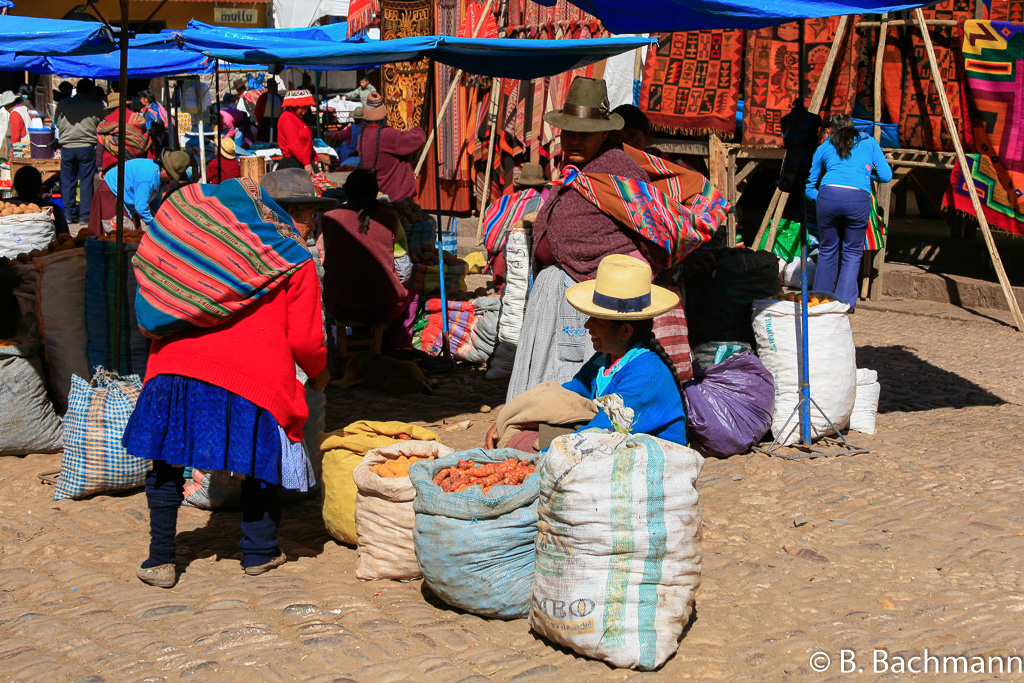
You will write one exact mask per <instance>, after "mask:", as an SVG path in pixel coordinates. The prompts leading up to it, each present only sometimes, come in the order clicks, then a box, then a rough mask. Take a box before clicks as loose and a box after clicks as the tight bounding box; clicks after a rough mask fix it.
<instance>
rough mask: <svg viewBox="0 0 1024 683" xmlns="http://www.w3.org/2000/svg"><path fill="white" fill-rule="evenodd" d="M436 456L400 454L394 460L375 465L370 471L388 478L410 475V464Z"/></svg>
mask: <svg viewBox="0 0 1024 683" xmlns="http://www.w3.org/2000/svg"><path fill="white" fill-rule="evenodd" d="M433 459H434V456H432V455H428V456H427V457H425V458H421V457H420V456H418V455H400V456H398V457H397V458H395V459H393V460H388V461H387V462H382V463H378V464H376V465H374V466H373V467H371V468H370V471H371V472H373V473H374V474H376V475H377V476H378V477H384V478H386V479H398V478H399V477H408V476H409V466H410V465H412V464H413V463H414V462H417V461H419V460H433Z"/></svg>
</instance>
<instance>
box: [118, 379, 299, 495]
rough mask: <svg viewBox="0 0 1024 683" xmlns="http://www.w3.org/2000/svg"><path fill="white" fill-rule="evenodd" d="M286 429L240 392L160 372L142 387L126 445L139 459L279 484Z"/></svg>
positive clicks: (125, 440)
mask: <svg viewBox="0 0 1024 683" xmlns="http://www.w3.org/2000/svg"><path fill="white" fill-rule="evenodd" d="M282 433H283V432H282V430H281V428H280V427H279V425H278V423H277V420H275V419H274V416H273V415H271V414H270V412H269V411H267V410H265V409H263V408H260V407H259V406H257V405H255V404H253V403H252V402H250V401H247V400H246V399H244V398H242V397H241V396H239V395H237V394H234V393H232V392H230V391H228V390H226V389H222V388H220V387H217V386H214V385H212V384H208V383H207V382H203V381H200V380H197V379H191V378H189V377H181V376H180V375H158V376H156V377H154V378H153V379H151V380H149V381H148V382H146V384H145V386H144V387H143V388H142V393H141V394H140V395H139V400H138V402H137V403H136V405H135V410H134V411H133V412H132V416H131V419H130V420H129V421H128V426H127V427H126V428H125V431H124V437H123V439H122V444H123V445H124V447H125V450H127V451H128V453H130V454H131V455H134V456H135V457H138V458H144V459H146V460H163V461H165V462H167V463H169V464H171V465H184V466H186V467H195V468H197V469H200V470H224V471H228V472H235V473H238V474H246V475H250V476H253V477H256V478H257V479H262V480H263V481H265V482H268V483H270V484H278V485H280V484H282V477H281V456H282V443H281V442H282V436H281V435H282ZM303 452H304V451H303Z"/></svg>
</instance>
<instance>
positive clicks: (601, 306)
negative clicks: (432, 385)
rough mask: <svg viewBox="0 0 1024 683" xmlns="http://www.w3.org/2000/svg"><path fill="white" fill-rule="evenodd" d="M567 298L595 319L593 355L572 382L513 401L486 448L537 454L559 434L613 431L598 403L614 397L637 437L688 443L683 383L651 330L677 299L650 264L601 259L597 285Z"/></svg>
mask: <svg viewBox="0 0 1024 683" xmlns="http://www.w3.org/2000/svg"><path fill="white" fill-rule="evenodd" d="M565 298H566V300H567V301H568V302H569V304H570V305H571V306H572V307H573V308H575V309H576V310H578V311H580V312H581V313H583V314H584V315H586V316H589V317H588V318H587V321H586V323H585V325H584V326H585V327H586V329H587V332H588V333H589V334H590V339H591V342H592V344H593V346H594V355H593V356H591V358H590V360H589V361H587V362H586V363H585V364H584V365H583V367H582V369H580V371H579V372H577V373H576V376H575V377H573V378H572V379H571V380H570V381H568V382H566V383H564V384H562V385H560V386H559V385H558V384H556V383H555V382H545V383H543V384H540V385H538V386H536V387H534V388H533V389H530V390H529V391H526V392H524V393H522V394H520V395H519V396H517V397H515V398H513V399H512V400H511V401H509V403H508V404H506V406H505V407H504V408H503V409H502V411H501V413H500V414H499V415H498V419H497V420H496V421H495V424H494V427H492V428H491V430H490V431H489V432H488V433H487V442H486V447H487V448H495V447H506V446H507V447H510V448H518V449H519V450H524V451H531V452H536V451H538V450H543V449H544V448H547V446H548V445H549V444H550V443H551V439H552V438H554V437H555V436H558V435H560V434H566V433H570V432H573V431H579V430H583V429H593V428H598V429H612V428H613V426H612V423H611V421H610V420H609V418H608V415H607V414H606V413H605V412H604V411H603V410H598V409H597V407H596V406H595V405H594V403H593V401H594V400H595V399H598V398H601V397H602V396H610V395H612V394H615V395H617V396H619V397H620V398H621V399H622V402H623V405H624V406H625V408H627V409H630V410H632V412H633V422H632V424H631V425H630V431H631V432H633V433H637V434H649V435H651V436H656V437H658V438H661V439H665V440H666V441H673V442H675V443H678V444H682V445H686V413H685V411H684V408H683V399H682V394H681V389H682V383H681V382H680V381H679V378H678V376H677V375H676V370H675V367H674V365H673V364H672V361H671V360H670V359H669V357H668V355H667V354H666V353H665V350H664V349H663V348H662V347H661V344H660V343H658V340H657V339H655V337H654V331H653V322H654V318H655V317H656V316H658V315H661V314H662V313H665V312H666V311H668V310H670V309H672V308H673V307H674V306H675V305H676V304H677V303H678V301H679V297H677V296H676V295H675V294H674V293H673V292H671V291H669V290H667V289H665V288H663V287H659V286H657V285H652V284H651V268H650V266H648V265H647V264H646V263H645V262H644V261H641V260H640V259H637V258H633V257H632V256H623V255H620V254H613V255H611V256H607V257H605V258H604V259H602V260H601V264H600V265H599V266H598V269H597V278H596V279H594V280H587V281H585V282H580V283H578V284H575V285H573V286H572V287H570V288H569V289H568V291H566V293H565ZM566 390H567V391H568V392H572V394H575V395H576V397H579V398H580V399H583V400H577V399H576V398H575V397H574V396H572V395H570V394H568V393H567V391H566Z"/></svg>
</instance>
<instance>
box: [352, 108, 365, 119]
mask: <svg viewBox="0 0 1024 683" xmlns="http://www.w3.org/2000/svg"><path fill="white" fill-rule="evenodd" d="M352 118H354V119H361V118H363V108H362V107H356V108H355V109H353V110H352Z"/></svg>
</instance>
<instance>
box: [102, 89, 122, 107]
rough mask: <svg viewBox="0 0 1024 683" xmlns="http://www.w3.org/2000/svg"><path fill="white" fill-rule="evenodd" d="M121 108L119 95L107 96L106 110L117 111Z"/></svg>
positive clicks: (115, 93)
mask: <svg viewBox="0 0 1024 683" xmlns="http://www.w3.org/2000/svg"><path fill="white" fill-rule="evenodd" d="M120 106H121V93H118V92H112V93H109V94H108V95H107V104H106V106H105V108H106V109H117V108H118V107H120Z"/></svg>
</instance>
